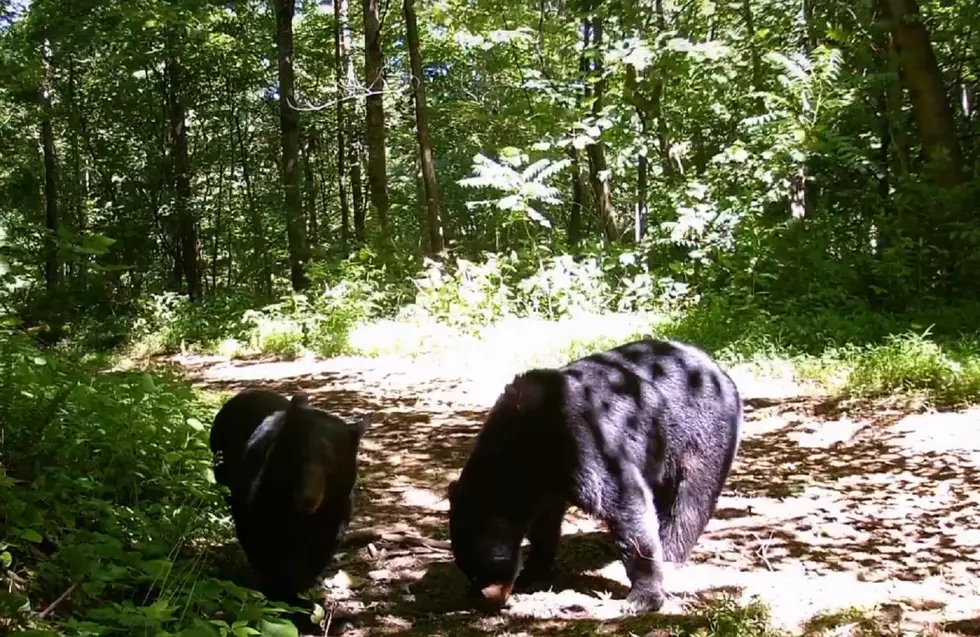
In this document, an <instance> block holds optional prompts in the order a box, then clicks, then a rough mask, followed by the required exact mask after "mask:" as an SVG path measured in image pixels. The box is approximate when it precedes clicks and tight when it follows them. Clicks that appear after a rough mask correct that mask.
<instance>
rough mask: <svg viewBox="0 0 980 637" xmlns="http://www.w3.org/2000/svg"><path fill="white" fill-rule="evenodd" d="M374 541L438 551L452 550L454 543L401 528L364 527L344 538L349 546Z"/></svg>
mask: <svg viewBox="0 0 980 637" xmlns="http://www.w3.org/2000/svg"><path fill="white" fill-rule="evenodd" d="M372 542H388V543H391V544H405V545H408V546H418V547H424V548H427V549H432V550H436V551H451V550H452V544H450V543H449V542H447V541H446V540H433V539H432V538H427V537H423V536H421V535H416V534H414V533H411V532H408V531H403V530H399V529H363V530H361V531H355V532H353V533H351V534H349V535H348V536H347V537H346V538H345V539H344V544H343V545H344V546H345V547H348V548H360V547H362V546H367V545H368V544H370V543H372Z"/></svg>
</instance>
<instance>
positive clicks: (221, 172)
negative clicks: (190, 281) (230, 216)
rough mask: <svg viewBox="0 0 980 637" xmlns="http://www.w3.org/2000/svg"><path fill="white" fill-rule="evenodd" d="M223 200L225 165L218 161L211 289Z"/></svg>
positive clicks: (214, 280)
mask: <svg viewBox="0 0 980 637" xmlns="http://www.w3.org/2000/svg"><path fill="white" fill-rule="evenodd" d="M224 201H225V166H224V164H223V163H220V162H219V163H218V200H217V201H216V202H215V205H214V222H213V223H214V239H213V240H212V241H211V290H212V292H213V291H214V290H217V289H218V248H219V245H220V244H221V226H222V223H221V222H222V221H223V219H222V217H223V215H222V214H221V208H222V207H223V206H224ZM229 248H230V246H229ZM229 252H230V251H229Z"/></svg>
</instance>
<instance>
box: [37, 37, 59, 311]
mask: <svg viewBox="0 0 980 637" xmlns="http://www.w3.org/2000/svg"><path fill="white" fill-rule="evenodd" d="M49 48H50V45H49V44H48V42H47V41H45V42H44V49H45V50H44V53H43V56H44V79H43V82H44V85H43V86H42V87H41V95H40V98H41V147H42V150H43V152H44V222H45V223H44V225H45V228H46V229H47V234H46V235H45V238H44V282H45V285H46V286H47V290H48V292H49V293H54V292H55V291H56V290H57V289H58V287H59V286H60V284H61V257H60V254H59V250H58V226H59V223H60V219H59V218H58V157H57V155H56V154H55V145H54V125H53V124H52V121H51V118H52V107H51V93H52V88H51V75H52V70H51V54H50V50H49Z"/></svg>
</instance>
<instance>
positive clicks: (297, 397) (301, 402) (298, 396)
mask: <svg viewBox="0 0 980 637" xmlns="http://www.w3.org/2000/svg"><path fill="white" fill-rule="evenodd" d="M309 406H310V399H309V397H308V396H307V395H306V393H305V392H301V391H300V392H296V393H295V394H293V398H292V400H290V401H289V408H290V409H299V408H300V407H309Z"/></svg>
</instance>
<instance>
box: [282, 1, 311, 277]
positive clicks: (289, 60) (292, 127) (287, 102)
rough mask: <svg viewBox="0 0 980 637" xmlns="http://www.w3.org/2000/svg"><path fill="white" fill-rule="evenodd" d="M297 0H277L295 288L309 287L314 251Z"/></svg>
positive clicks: (284, 174) (286, 202)
mask: <svg viewBox="0 0 980 637" xmlns="http://www.w3.org/2000/svg"><path fill="white" fill-rule="evenodd" d="M295 9H296V3H295V0H276V49H277V50H278V52H279V126H280V131H281V135H282V189H283V204H284V207H285V212H286V239H287V242H288V248H289V274H290V280H291V281H292V284H293V289H294V290H296V291H297V292H298V291H301V290H305V289H306V288H307V287H308V286H309V280H308V279H307V276H306V267H307V264H308V263H309V260H310V254H309V253H310V248H309V245H308V244H307V240H306V223H305V219H304V218H303V202H302V198H301V195H300V186H299V111H297V110H296V108H295V106H296V93H295V90H294V73H293V14H294V13H295Z"/></svg>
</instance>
